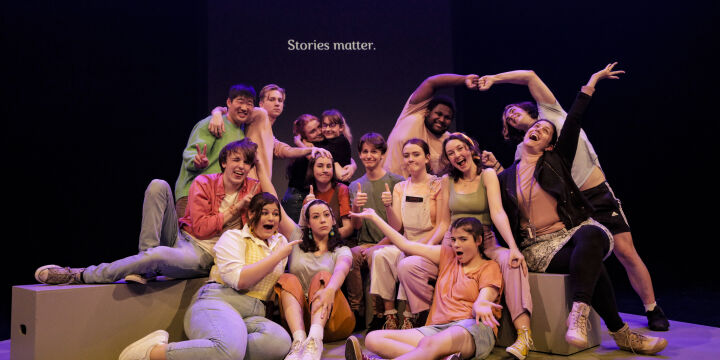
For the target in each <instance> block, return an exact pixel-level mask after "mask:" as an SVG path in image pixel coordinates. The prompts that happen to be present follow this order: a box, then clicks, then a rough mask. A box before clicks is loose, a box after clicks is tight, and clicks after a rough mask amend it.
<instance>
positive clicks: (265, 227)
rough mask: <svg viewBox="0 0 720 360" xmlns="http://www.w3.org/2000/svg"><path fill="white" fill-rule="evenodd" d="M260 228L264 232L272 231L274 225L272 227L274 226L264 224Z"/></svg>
mask: <svg viewBox="0 0 720 360" xmlns="http://www.w3.org/2000/svg"><path fill="white" fill-rule="evenodd" d="M262 227H263V228H264V229H265V230H272V229H273V227H275V225H274V224H264V225H263V226H262Z"/></svg>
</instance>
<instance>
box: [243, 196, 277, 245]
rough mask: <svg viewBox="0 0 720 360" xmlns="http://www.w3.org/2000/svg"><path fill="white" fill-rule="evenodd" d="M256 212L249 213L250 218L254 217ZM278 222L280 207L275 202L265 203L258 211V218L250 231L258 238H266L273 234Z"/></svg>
mask: <svg viewBox="0 0 720 360" xmlns="http://www.w3.org/2000/svg"><path fill="white" fill-rule="evenodd" d="M255 216H256V214H254V213H250V218H255ZM279 224H280V209H279V208H278V206H277V204H275V203H271V204H265V206H263V208H262V210H261V211H260V218H259V220H258V221H257V223H256V224H254V225H253V227H252V231H253V233H254V234H255V236H257V237H258V239H260V240H267V239H268V238H269V237H271V236H273V235H274V234H275V233H276V232H277V229H278V225H279Z"/></svg>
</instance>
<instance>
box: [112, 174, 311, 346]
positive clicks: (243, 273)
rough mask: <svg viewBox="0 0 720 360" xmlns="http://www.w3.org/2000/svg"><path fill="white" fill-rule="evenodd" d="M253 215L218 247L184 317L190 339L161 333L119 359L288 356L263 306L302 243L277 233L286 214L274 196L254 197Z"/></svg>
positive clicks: (286, 341) (282, 335)
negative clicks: (206, 277) (177, 339)
mask: <svg viewBox="0 0 720 360" xmlns="http://www.w3.org/2000/svg"><path fill="white" fill-rule="evenodd" d="M263 185H264V184H263ZM248 212H249V221H248V223H246V224H245V226H244V227H243V228H242V230H238V229H233V230H229V231H227V232H225V233H224V234H223V235H222V236H221V237H220V240H219V241H218V242H217V245H216V246H215V250H216V255H215V256H216V261H215V262H216V264H217V265H215V266H214V267H213V271H212V274H211V275H210V281H208V283H207V284H206V285H204V286H203V287H201V288H200V289H199V290H198V291H197V293H196V295H195V296H194V297H193V300H192V303H191V304H190V306H189V307H188V309H187V312H186V313H185V334H186V335H187V337H188V339H189V340H187V341H180V342H173V343H170V344H168V337H169V336H168V333H167V331H165V330H157V331H155V332H152V333H150V334H149V335H147V336H145V337H144V338H142V339H140V340H138V341H136V342H134V343H132V344H131V345H129V346H128V347H127V348H125V350H123V352H122V353H121V354H120V360H165V359H174V360H195V359H207V360H213V359H217V360H221V359H222V360H224V359H266V360H280V359H282V358H284V357H285V355H286V354H287V353H288V351H289V350H290V336H288V333H287V331H285V329H283V328H282V326H280V325H278V324H276V323H274V322H272V321H270V320H268V319H266V318H265V304H264V303H263V302H264V301H268V300H269V299H270V297H271V295H272V291H273V287H274V286H275V283H276V282H277V280H278V278H279V277H280V276H281V274H282V273H283V269H285V265H286V264H287V257H288V255H289V254H290V253H291V252H292V251H293V248H296V247H297V244H298V243H299V242H300V241H299V240H298V241H293V242H290V243H288V241H287V239H286V238H285V237H284V236H283V235H282V234H279V233H278V232H277V229H278V225H279V223H280V221H281V220H282V215H281V211H280V204H279V202H278V200H277V198H276V197H275V196H274V195H271V194H269V193H260V194H257V195H255V196H254V197H253V198H252V199H251V200H250V205H249V210H248Z"/></svg>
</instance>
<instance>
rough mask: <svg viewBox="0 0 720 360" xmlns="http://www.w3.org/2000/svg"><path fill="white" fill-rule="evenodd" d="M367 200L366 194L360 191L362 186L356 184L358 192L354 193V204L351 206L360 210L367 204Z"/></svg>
mask: <svg viewBox="0 0 720 360" xmlns="http://www.w3.org/2000/svg"><path fill="white" fill-rule="evenodd" d="M367 199H368V197H367V193H364V192H363V191H362V184H360V183H358V190H357V193H355V203H354V204H353V205H354V206H355V207H357V208H359V209H362V208H363V207H365V205H366V204H367ZM361 211H362V210H361Z"/></svg>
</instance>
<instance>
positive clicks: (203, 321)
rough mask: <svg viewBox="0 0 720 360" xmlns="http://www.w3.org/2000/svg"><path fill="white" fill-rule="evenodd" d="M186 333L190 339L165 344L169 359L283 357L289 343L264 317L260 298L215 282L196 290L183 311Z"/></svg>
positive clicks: (270, 358) (267, 358)
mask: <svg viewBox="0 0 720 360" xmlns="http://www.w3.org/2000/svg"><path fill="white" fill-rule="evenodd" d="M185 334H186V335H187V337H188V338H189V339H190V340H187V341H182V342H176V343H170V344H168V347H167V353H166V356H167V359H168V360H185V359H237V360H241V359H246V360H254V359H262V360H275V359H283V358H285V356H286V355H287V353H288V352H289V351H290V345H291V343H292V342H291V340H290V335H289V334H288V333H287V331H285V329H283V328H282V326H280V325H278V324H276V323H274V322H272V321H270V320H268V319H266V318H265V305H264V304H263V303H262V301H260V300H258V299H256V298H254V297H251V296H247V295H243V294H240V293H239V292H237V291H235V290H234V289H232V288H229V287H225V286H223V285H220V284H217V283H210V284H207V285H205V286H203V287H201V288H200V290H198V292H197V294H196V295H195V298H194V299H193V303H192V304H191V305H190V307H189V308H188V310H187V312H186V313H185Z"/></svg>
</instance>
